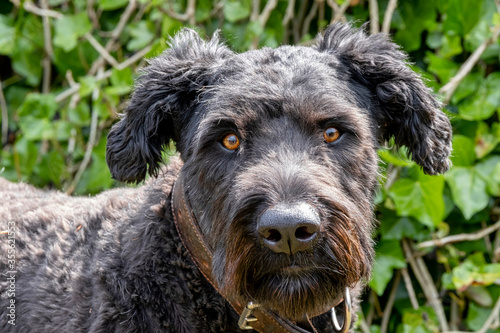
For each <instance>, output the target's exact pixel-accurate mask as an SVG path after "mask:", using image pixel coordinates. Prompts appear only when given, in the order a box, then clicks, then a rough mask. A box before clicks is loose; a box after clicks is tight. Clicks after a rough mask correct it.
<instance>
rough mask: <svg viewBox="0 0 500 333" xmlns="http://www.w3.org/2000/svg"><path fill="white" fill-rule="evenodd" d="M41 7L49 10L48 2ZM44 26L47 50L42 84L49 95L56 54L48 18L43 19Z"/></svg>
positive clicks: (44, 91) (44, 43) (44, 2)
mask: <svg viewBox="0 0 500 333" xmlns="http://www.w3.org/2000/svg"><path fill="white" fill-rule="evenodd" d="M41 5H42V8H43V10H48V8H49V3H48V1H47V0H42V1H41ZM42 22H43V23H42V24H43V45H44V49H45V57H44V58H43V83H42V92H43V93H44V94H48V93H49V91H50V79H51V75H52V73H51V72H52V65H51V59H52V56H53V54H54V51H53V50H52V42H51V40H52V38H51V31H50V21H49V17H48V16H43V17H42Z"/></svg>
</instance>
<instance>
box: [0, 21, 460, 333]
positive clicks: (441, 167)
mask: <svg viewBox="0 0 500 333" xmlns="http://www.w3.org/2000/svg"><path fill="white" fill-rule="evenodd" d="M405 61H406V57H405V55H404V54H403V52H401V51H400V50H399V49H398V47H397V46H396V45H395V44H393V43H391V42H390V41H388V40H387V37H386V36H384V35H381V34H380V35H374V36H367V35H366V34H365V33H364V32H363V31H361V30H357V29H353V28H351V27H349V26H347V25H335V26H332V27H330V28H328V29H327V30H326V31H325V33H324V35H323V36H320V37H319V40H318V43H317V45H316V46H314V47H298V46H283V47H280V48H278V49H267V48H265V49H262V50H259V51H250V52H246V53H243V54H235V53H233V52H231V51H230V50H229V49H228V48H226V47H225V46H224V45H222V44H220V43H219V41H218V38H217V37H214V38H212V40H210V41H203V40H201V39H200V37H199V36H198V35H197V34H196V33H195V32H194V31H191V30H184V31H182V32H181V33H179V34H178V35H177V36H176V37H174V38H173V39H172V41H171V48H170V49H169V50H167V51H165V52H164V53H163V54H162V55H160V56H159V57H157V58H155V59H153V60H151V62H150V65H149V66H148V67H147V68H146V69H144V71H143V73H142V75H141V76H140V78H139V80H138V83H137V85H136V88H135V92H134V94H133V95H132V99H131V101H130V105H129V107H128V109H127V111H126V113H125V115H124V117H123V118H122V119H121V120H120V122H119V123H117V124H116V125H115V126H114V127H113V128H112V130H111V132H110V133H109V137H108V147H107V148H108V150H107V161H108V165H109V167H110V169H111V172H112V174H113V176H114V177H115V178H116V179H118V180H121V181H125V182H140V181H142V180H144V178H145V177H146V175H147V174H149V175H152V176H154V177H153V178H152V180H150V181H148V183H147V184H146V185H145V186H143V187H140V188H137V189H117V190H112V191H108V192H105V193H103V194H101V195H99V196H96V197H95V198H84V199H82V198H70V197H66V196H64V195H62V194H58V193H50V194H48V193H46V192H42V191H38V190H35V189H33V188H31V187H28V186H26V185H14V184H10V183H7V182H5V181H3V182H1V183H0V189H1V190H2V193H1V194H2V201H3V202H2V207H1V208H0V222H1V223H2V224H3V226H2V229H1V230H4V229H6V230H8V231H9V232H10V235H11V236H12V237H11V238H12V239H14V238H15V246H14V245H13V244H14V241H13V240H11V241H10V242H7V234H6V233H4V235H2V237H3V238H4V239H3V240H2V242H1V246H2V247H1V251H2V252H1V253H2V255H4V254H6V253H8V251H9V250H13V249H14V250H15V254H16V258H15V264H16V266H15V269H12V267H10V268H9V266H6V265H5V264H6V263H7V262H8V261H7V259H3V260H2V261H1V263H0V264H1V265H2V266H1V270H2V272H4V273H5V272H7V271H14V272H10V273H8V274H11V275H8V276H7V277H3V278H2V280H1V281H0V286H1V289H0V294H1V301H0V305H1V310H0V330H1V331H2V332H5V331H8V332H10V331H12V332H235V331H240V329H239V328H238V325H237V322H238V317H239V316H240V313H237V312H243V315H242V317H241V318H240V324H241V325H242V327H247V326H249V325H250V326H251V327H254V328H257V329H258V330H259V331H275V332H286V331H292V332H305V331H313V330H317V331H319V332H331V331H338V330H342V331H346V330H347V329H348V326H349V325H350V322H352V321H351V320H350V312H351V311H352V312H353V313H354V312H355V311H356V309H357V307H358V302H359V295H360V292H361V291H362V287H363V285H364V284H365V283H366V282H367V281H368V279H369V277H370V270H371V266H372V262H373V255H374V253H373V242H372V240H371V238H370V236H371V234H372V226H373V203H372V202H373V197H374V193H375V191H376V188H377V177H378V173H377V164H378V159H377V153H376V149H377V148H378V147H379V146H380V144H381V143H382V142H384V141H386V140H389V139H390V138H391V137H394V141H395V143H396V145H397V146H402V145H404V146H407V147H408V150H409V152H410V153H411V156H412V158H413V160H414V161H415V162H416V163H418V164H419V165H421V166H422V168H423V170H424V172H426V173H428V174H436V173H440V172H444V171H446V170H447V169H448V167H449V160H448V156H449V154H450V149H451V145H450V138H451V127H450V123H449V121H448V119H447V118H446V116H445V115H444V114H443V113H442V112H441V111H440V107H441V106H440V104H439V102H438V101H436V99H435V98H434V97H433V95H432V93H431V91H430V90H429V89H428V88H427V87H426V86H425V85H424V84H423V82H422V80H421V79H420V77H419V76H418V75H417V74H415V73H414V72H413V71H412V70H411V69H409V68H408V67H407V64H406V62H405ZM170 140H173V141H174V142H175V143H176V147H177V150H178V151H179V152H180V157H181V160H182V161H180V160H175V159H174V161H173V162H172V163H171V164H170V165H169V167H168V168H167V169H162V168H161V161H162V150H163V147H164V146H165V145H166V144H168V143H169V141H170ZM174 181H175V185H173V184H174ZM173 188H174V189H173ZM7 223H8V224H7ZM175 224H176V225H175ZM176 226H177V228H176ZM178 229H179V230H181V235H179V232H178ZM14 236H15V237H14ZM186 248H187V249H186ZM13 281H14V282H15V283H14V284H13ZM13 286H14V287H15V288H14V289H15V290H14V291H13V290H12V287H13ZM12 294H15V295H14V296H13V295H12ZM349 295H350V296H351V298H352V304H350V302H349ZM12 304H14V308H15V309H14V310H13V308H12ZM350 305H352V310H351V308H350ZM245 307H246V308H245ZM332 307H336V309H337V312H336V313H335V314H333V318H335V319H336V318H337V317H338V318H339V321H340V324H337V325H334V324H332V311H329V310H330V309H331V308H332ZM235 310H236V311H235ZM254 316H255V317H256V318H257V319H258V320H257V322H255V321H252V320H253V319H254ZM264 317H265V318H264ZM266 320H268V321H266ZM12 324H15V326H14V325H12ZM258 325H261V326H258ZM312 326H314V327H315V328H313V327H312ZM334 326H335V327H336V326H340V327H338V328H334Z"/></svg>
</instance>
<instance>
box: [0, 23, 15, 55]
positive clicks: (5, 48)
mask: <svg viewBox="0 0 500 333" xmlns="http://www.w3.org/2000/svg"><path fill="white" fill-rule="evenodd" d="M15 37H16V29H15V28H14V20H13V19H12V18H10V17H8V16H5V15H0V54H3V55H11V54H12V51H13V50H14V45H15V44H14V42H15Z"/></svg>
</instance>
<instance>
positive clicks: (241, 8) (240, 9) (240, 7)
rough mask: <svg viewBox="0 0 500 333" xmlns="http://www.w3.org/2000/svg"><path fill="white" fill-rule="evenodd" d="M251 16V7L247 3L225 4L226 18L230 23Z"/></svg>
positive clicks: (233, 2) (228, 2)
mask: <svg viewBox="0 0 500 333" xmlns="http://www.w3.org/2000/svg"><path fill="white" fill-rule="evenodd" d="M249 16H250V6H249V5H248V2H247V1H234V0H232V1H227V2H226V3H225V4H224V17H225V18H226V20H228V21H229V22H233V23H234V22H236V21H239V20H243V19H245V18H247V17H249Z"/></svg>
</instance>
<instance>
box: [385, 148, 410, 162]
mask: <svg viewBox="0 0 500 333" xmlns="http://www.w3.org/2000/svg"><path fill="white" fill-rule="evenodd" d="M377 153H378V156H379V157H380V158H381V159H382V161H384V162H387V163H390V164H393V165H396V166H402V167H406V166H410V165H412V164H413V162H412V161H411V160H409V159H407V158H405V157H404V156H402V155H401V154H398V155H396V154H393V153H392V152H391V151H390V150H389V149H386V148H381V149H379V150H378V151H377Z"/></svg>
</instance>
